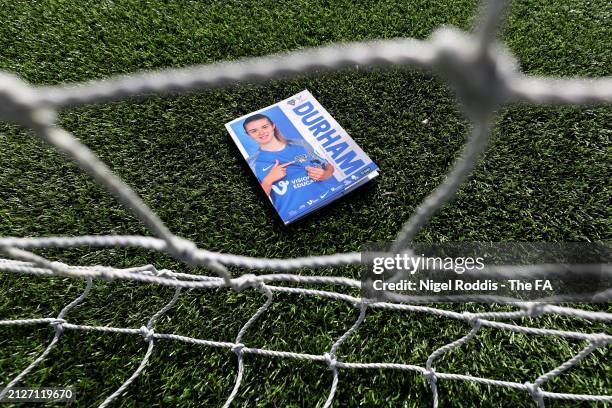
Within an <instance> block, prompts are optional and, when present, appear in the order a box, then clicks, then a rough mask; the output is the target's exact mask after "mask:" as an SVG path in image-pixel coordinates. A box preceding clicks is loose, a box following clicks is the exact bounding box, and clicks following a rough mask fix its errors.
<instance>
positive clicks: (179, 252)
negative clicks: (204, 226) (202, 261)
mask: <svg viewBox="0 0 612 408" xmlns="http://www.w3.org/2000/svg"><path fill="white" fill-rule="evenodd" d="M167 250H168V252H169V253H170V255H172V256H174V257H176V258H178V259H180V260H182V261H184V262H186V263H188V264H192V265H193V264H195V260H196V252H197V251H198V247H197V245H196V244H194V243H193V242H191V241H189V240H188V239H185V238H181V237H177V236H174V237H172V238H170V240H169V242H168V246H167Z"/></svg>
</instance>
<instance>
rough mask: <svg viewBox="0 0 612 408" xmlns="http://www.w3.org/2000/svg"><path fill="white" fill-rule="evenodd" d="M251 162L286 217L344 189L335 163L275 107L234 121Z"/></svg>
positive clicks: (264, 186) (278, 208)
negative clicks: (336, 172) (335, 175)
mask: <svg viewBox="0 0 612 408" xmlns="http://www.w3.org/2000/svg"><path fill="white" fill-rule="evenodd" d="M232 128H233V130H234V133H235V134H236V135H238V137H239V139H240V141H241V142H242V145H243V147H244V149H245V150H246V151H247V154H248V157H247V162H248V163H249V166H250V168H251V170H253V173H254V174H255V176H256V177H257V180H258V181H259V183H260V185H261V187H262V188H263V190H264V192H265V193H266V194H267V195H268V196H269V197H270V199H271V200H272V204H273V205H274V207H275V208H276V210H277V211H278V213H279V215H280V216H281V218H282V219H283V220H287V219H291V218H294V217H295V216H296V215H298V214H300V213H302V212H305V211H307V210H308V208H310V207H311V206H313V205H315V204H318V203H320V202H321V201H322V200H324V199H325V198H328V197H330V198H331V196H332V195H333V193H334V191H336V190H337V191H340V188H339V187H340V186H341V183H340V182H338V180H337V179H336V178H335V177H334V170H335V169H334V166H333V165H332V164H331V163H330V162H329V161H327V160H325V159H324V158H323V157H321V156H320V155H319V154H317V152H316V151H315V149H314V148H313V147H312V146H311V145H310V144H309V143H308V142H307V141H306V140H304V138H303V137H302V136H301V135H300V133H299V132H298V130H297V129H296V128H295V127H294V126H293V124H292V123H291V122H290V120H289V119H288V118H287V117H286V115H285V114H284V113H283V111H282V110H281V109H280V108H279V107H277V106H275V107H272V108H270V109H268V110H266V111H263V112H261V113H256V114H253V115H249V116H248V117H246V118H244V119H243V120H240V121H237V122H235V123H233V124H232Z"/></svg>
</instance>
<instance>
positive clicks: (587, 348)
mask: <svg viewBox="0 0 612 408" xmlns="http://www.w3.org/2000/svg"><path fill="white" fill-rule="evenodd" d="M504 9H505V4H504V2H500V1H492V2H490V3H488V4H486V5H485V6H484V7H483V8H482V15H481V18H480V20H479V26H478V27H477V28H476V30H475V32H474V33H472V34H469V33H465V32H461V31H459V30H456V29H451V28H444V29H439V30H437V31H436V32H435V33H434V34H433V36H432V37H431V38H430V39H429V40H426V41H419V40H415V39H396V40H385V41H374V42H362V43H351V44H343V45H332V46H326V47H320V48H314V49H307V50H303V51H297V52H292V53H288V54H283V55H276V56H268V57H262V58H254V59H246V60H243V61H239V62H230V63H218V64H210V65H204V66H196V67H191V68H184V69H170V70H164V71H160V72H146V73H137V74H132V75H124V76H117V77H113V78H110V79H107V80H94V81H90V82H86V83H81V84H75V85H65V86H49V87H34V86H31V85H29V84H28V83H26V82H24V81H22V80H21V79H19V78H17V77H15V76H13V75H10V74H8V73H5V72H0V119H1V120H5V121H8V122H13V123H17V124H20V125H23V126H24V127H27V128H29V129H31V130H32V131H33V132H34V134H35V135H36V136H38V137H40V138H41V139H43V140H44V141H46V142H47V143H49V144H51V145H53V146H54V147H56V148H57V149H59V150H60V151H61V152H62V153H63V154H65V155H66V156H67V157H68V158H70V159H72V160H74V161H75V162H76V163H77V164H78V165H79V166H80V167H81V168H82V169H84V170H85V171H87V172H88V173H89V174H90V175H91V176H92V177H93V178H94V179H95V180H96V181H97V182H98V183H100V184H101V185H102V186H104V187H105V188H106V189H107V190H108V191H109V192H110V193H111V194H113V195H114V196H115V197H116V199H117V200H119V201H120V202H121V203H122V204H123V205H125V206H126V207H127V208H129V209H130V210H131V211H132V212H133V214H135V215H136V216H137V217H138V219H139V220H140V221H142V222H143V223H144V224H145V225H146V226H147V227H148V228H149V230H150V231H151V233H152V234H153V235H154V236H155V237H156V238H155V237H146V236H117V235H111V236H79V237H42V238H17V237H0V252H2V253H4V254H5V255H6V256H7V257H8V258H7V259H0V271H3V272H12V273H19V274H34V275H44V276H67V277H71V278H76V279H85V280H86V281H87V285H86V288H85V290H84V292H83V293H82V294H81V295H80V296H79V297H78V298H77V299H75V300H73V301H72V302H71V303H70V304H68V305H67V306H65V307H64V308H63V309H62V310H61V312H60V313H59V314H58V315H57V317H56V318H40V319H20V320H3V321H0V326H25V325H41V324H42V325H44V324H49V325H51V326H52V327H53V328H54V330H55V335H54V337H53V340H52V341H51V342H50V343H49V345H48V346H47V348H46V349H45V350H44V351H43V352H42V353H41V354H40V355H39V356H38V357H37V358H36V359H35V360H34V361H32V363H31V364H30V365H29V366H28V367H27V368H26V369H25V370H23V371H22V372H21V373H20V374H19V375H17V376H16V377H15V378H13V379H12V380H11V381H10V382H8V383H7V384H6V385H5V386H4V390H3V391H0V399H1V398H2V397H3V396H4V395H5V394H6V392H7V391H8V390H9V389H10V388H12V387H15V386H16V385H17V384H18V383H20V382H21V381H22V380H24V378H25V377H26V376H27V375H28V373H30V372H32V370H34V369H35V368H36V367H37V366H38V365H39V364H40V363H41V362H42V361H43V360H44V359H45V358H46V357H47V356H48V355H49V353H50V352H51V350H52V349H53V347H54V346H55V345H56V344H57V343H58V342H59V340H60V338H61V335H62V333H63V332H64V331H65V330H81V331H91V332H100V333H124V334H134V335H139V336H143V337H144V340H145V341H146V342H147V344H148V349H147V351H146V353H145V355H144V357H143V358H142V361H141V363H140V365H139V367H138V369H137V370H136V371H134V373H133V374H132V375H131V376H130V377H129V378H128V379H126V380H125V382H124V383H123V385H121V387H120V388H119V389H117V390H116V391H115V392H114V393H113V394H112V395H109V396H108V397H107V398H106V399H105V400H104V402H103V403H102V404H101V405H100V406H102V407H105V406H108V405H109V404H110V403H111V402H112V401H113V400H115V399H116V398H118V397H119V396H120V395H121V394H122V393H123V392H124V391H125V390H126V389H127V388H128V387H129V385H130V384H131V383H132V382H133V381H135V380H136V379H137V377H138V376H139V375H140V374H141V372H142V371H143V370H144V368H145V366H146V365H147V363H148V361H149V359H150V357H151V354H152V352H153V349H154V345H155V343H156V341H159V340H167V341H168V340H169V341H179V342H185V343H191V344H196V345H202V346H208V347H217V348H226V349H230V350H232V351H233V352H234V353H235V354H236V356H237V361H238V372H237V376H236V381H235V384H234V387H233V389H232V390H231V391H229V396H228V398H227V401H226V402H225V404H224V406H225V407H228V406H230V405H231V403H232V401H233V400H234V399H235V398H236V396H237V395H238V393H239V391H240V386H241V382H242V378H243V374H244V370H245V365H244V356H245V355H247V354H257V355H260V356H266V357H270V358H282V359H299V360H309V361H314V362H320V363H323V364H326V365H327V366H328V367H329V369H330V370H331V372H332V376H333V377H332V385H331V390H330V391H329V395H328V397H327V400H326V402H325V404H324V406H325V407H329V406H331V404H332V402H333V401H334V396H335V394H336V390H337V387H338V382H339V372H340V371H341V370H345V369H346V370H348V369H388V370H408V371H414V372H417V373H420V374H422V375H423V376H424V377H425V378H426V379H427V381H428V382H429V384H430V386H431V390H432V395H433V406H434V407H436V406H438V400H439V395H438V388H437V383H438V381H439V380H455V381H469V382H475V383H480V384H486V385H490V386H496V387H507V388H512V389H516V390H519V391H523V392H527V393H528V395H530V396H531V397H532V398H533V399H534V400H535V401H536V402H537V403H538V405H539V406H540V407H543V406H544V403H545V399H546V398H549V399H562V400H574V401H600V402H612V396H610V395H590V394H569V393H560V392H552V391H546V390H544V389H543V388H542V386H543V385H544V383H546V382H547V381H549V380H550V379H552V378H553V377H556V376H559V375H561V374H562V373H563V372H565V371H567V370H568V369H570V368H571V367H573V366H575V365H576V364H578V363H579V362H580V361H581V360H583V359H584V358H585V357H587V356H589V355H590V354H591V353H593V351H594V350H596V349H597V348H605V347H607V346H608V345H610V344H611V343H612V336H611V335H608V334H606V333H583V332H574V331H565V330H554V329H543V328H534V327H526V326H522V325H518V324H515V323H514V322H513V321H514V320H516V319H521V318H523V317H538V316H542V315H546V314H556V315H562V316H572V317H578V318H582V319H586V320H589V321H600V322H609V321H611V320H612V314H611V313H606V312H594V311H587V310H581V309H577V308H570V307H561V306H555V305H551V304H546V303H544V302H523V303H513V305H514V306H515V307H516V310H515V311H509V312H485V313H467V312H464V313H458V312H454V311H449V310H443V309H437V308H434V307H426V306H419V305H415V304H406V303H407V302H404V303H395V302H378V301H373V300H368V299H364V298H361V297H354V296H350V295H346V294H342V293H337V292H330V291H323V290H313V289H306V288H303V287H299V286H297V285H299V284H303V285H317V284H324V285H340V286H344V287H349V288H360V287H361V282H359V281H357V280H353V279H348V278H342V277H328V276H301V275H298V274H291V273H287V272H289V271H293V270H296V269H300V268H305V267H311V268H320V267H326V266H340V265H350V264H359V263H360V260H361V259H360V254H359V253H342V254H334V255H328V256H312V257H303V258H293V259H262V258H252V257H246V256H240V255H231V254H224V253H216V252H211V251H207V250H204V249H200V248H198V247H197V246H196V245H195V244H194V243H193V242H191V241H189V240H186V239H183V238H181V237H178V236H176V235H174V234H173V233H172V232H171V231H170V230H169V229H168V228H167V226H166V225H165V224H164V223H163V222H162V220H161V219H160V218H159V217H158V216H157V215H156V214H155V213H154V212H153V211H152V210H151V209H150V208H149V207H148V206H147V205H146V204H145V203H144V202H143V201H142V199H141V198H140V197H139V196H138V195H137V194H136V193H135V192H134V191H133V190H132V189H131V188H130V187H129V186H128V185H127V184H125V183H124V182H123V181H122V180H121V179H120V178H119V177H118V176H116V175H115V174H114V173H113V172H112V171H111V170H110V169H109V168H108V167H107V166H106V165H105V164H104V163H103V162H102V161H101V160H100V159H99V158H98V157H97V156H96V155H95V154H94V153H93V152H92V151H91V150H89V149H88V148H87V147H86V146H84V145H83V144H82V143H81V142H80V141H79V140H78V139H77V138H76V137H75V136H74V135H72V134H71V133H70V132H68V131H66V130H64V129H62V128H61V127H59V126H57V124H56V115H57V111H58V110H59V109H61V108H63V107H70V106H78V105H84V104H90V103H99V102H107V101H115V100H120V99H123V98H126V97H131V96H141V97H142V95H143V94H149V95H151V94H156V93H167V92H183V91H188V90H198V89H207V88H215V87H222V86H225V85H229V84H238V83H245V82H253V81H262V80H266V79H270V78H278V77H279V76H284V77H290V76H293V75H297V74H300V73H305V72H312V71H320V70H336V69H339V68H342V67H349V68H350V67H353V66H356V65H358V66H360V67H373V66H410V67H420V68H427V69H434V70H436V71H437V72H439V73H441V74H442V75H443V76H445V77H447V78H448V79H449V80H450V81H451V82H452V83H453V84H454V85H455V86H456V88H457V91H458V95H459V97H460V99H461V101H462V105H463V107H464V109H465V113H466V115H467V116H468V118H469V119H470V120H471V122H472V123H473V128H472V131H471V134H470V135H469V138H468V141H467V143H466V145H465V146H464V150H463V152H462V155H461V156H460V158H459V159H458V160H457V161H456V162H455V164H454V165H453V167H452V169H451V170H450V172H449V174H448V176H447V178H446V179H445V181H444V182H443V183H442V184H441V185H439V186H438V187H437V188H436V189H435V190H434V191H433V192H432V193H431V194H430V195H429V196H428V197H427V198H426V199H425V200H424V201H423V203H421V205H420V206H419V207H418V208H417V210H416V212H415V213H414V214H413V215H412V217H410V219H409V220H408V221H407V222H406V223H405V225H404V226H403V228H402V230H401V231H400V232H399V234H398V236H397V239H396V240H395V242H394V247H393V250H405V249H407V247H408V245H409V243H410V241H411V240H412V239H413V238H414V236H415V235H416V234H417V233H418V231H419V230H420V229H421V227H422V226H423V225H424V224H425V223H426V222H427V221H428V220H429V218H430V217H431V216H432V214H433V213H434V212H435V211H436V210H437V209H439V208H440V207H441V206H442V205H443V204H444V203H446V202H447V201H449V200H450V199H451V198H452V197H453V196H454V194H455V192H456V191H457V189H458V188H459V186H460V185H461V184H462V182H463V181H464V180H465V179H466V177H467V176H468V174H469V173H470V172H471V170H472V169H473V168H474V166H475V164H476V162H477V160H478V158H479V156H480V154H481V153H482V152H483V151H484V150H485V148H486V146H487V142H488V139H489V136H490V131H491V127H492V123H493V119H494V116H495V111H496V110H497V109H498V108H499V107H500V106H501V105H503V104H506V103H511V102H528V103H534V104H578V105H583V104H602V103H609V102H611V101H612V79H611V78H601V79H595V80H587V79H571V80H570V79H563V80H556V79H549V78H536V77H529V76H526V75H523V74H521V73H520V72H519V71H518V70H517V67H516V64H515V62H514V59H513V57H512V55H511V54H510V53H509V52H508V51H507V50H506V49H504V48H503V47H502V46H501V45H500V44H498V43H497V42H495V34H496V32H497V30H498V26H499V25H500V22H501V20H502V16H503V14H504ZM81 246H87V247H98V248H102V247H139V248H146V249H150V250H155V251H161V252H164V253H167V254H169V255H170V256H172V257H173V258H175V259H177V260H179V261H182V262H184V263H185V264H186V265H189V266H203V267H205V268H208V269H209V270H211V271H213V272H214V273H215V274H216V276H202V275H196V274H187V273H176V272H173V271H170V270H157V269H156V268H155V267H154V266H152V265H145V266H142V267H135V268H128V269H116V268H112V267H103V266H71V265H67V264H64V263H61V262H53V261H50V260H48V259H46V258H44V257H41V256H39V255H36V254H34V253H33V252H31V250H34V249H37V248H70V247H81ZM229 266H239V267H242V268H248V269H258V270H270V271H274V273H270V274H262V275H258V276H256V275H252V274H245V275H242V276H240V277H238V278H232V277H231V275H230V273H229V272H228V269H227V267H229ZM277 271H282V272H283V273H277ZM512 272H513V269H512V267H505V268H504V267H502V268H500V269H498V270H497V271H496V274H497V276H509V275H510V274H512ZM523 272H524V271H523ZM532 272H534V273H537V272H538V271H537V270H536V271H532ZM604 272H605V273H607V274H608V275H609V274H610V271H609V270H605V271H604ZM527 273H529V271H527ZM94 279H105V280H131V281H138V282H146V283H155V284H159V285H163V286H170V287H174V288H176V290H175V293H174V296H173V297H172V299H171V300H170V301H169V302H168V303H167V304H166V305H165V306H164V307H163V308H162V309H161V310H159V311H158V312H157V313H156V314H155V315H153V316H152V317H151V318H150V320H149V321H148V323H147V324H146V325H144V326H142V327H140V328H121V327H106V326H87V325H79V324H72V323H70V322H69V321H68V320H66V315H67V314H68V312H69V311H70V310H71V309H73V308H74V307H76V306H77V305H78V304H79V303H80V302H82V301H83V300H84V299H85V298H86V297H87V295H88V294H89V292H90V290H91V288H92V285H93V281H94ZM274 282H289V283H293V284H295V285H296V287H287V286H273V285H271V283H274ZM221 287H225V288H230V289H232V290H235V291H240V290H243V289H245V288H251V289H254V290H257V291H260V292H262V293H263V294H265V296H266V297H267V300H266V302H265V303H264V304H263V305H262V306H261V307H260V308H259V309H258V310H257V312H256V313H255V314H254V315H253V316H252V317H251V318H250V319H249V320H248V321H247V322H246V323H245V324H244V325H243V326H242V328H241V329H240V331H239V332H238V334H237V336H236V338H235V339H234V341H212V340H205V339H198V338H192V337H186V336H181V335H177V334H170V333H157V332H155V330H154V326H155V323H156V321H157V320H158V319H159V317H160V316H162V315H163V314H164V313H165V312H167V311H168V310H170V309H171V308H172V307H173V305H174V304H175V303H176V302H177V300H178V299H179V297H180V295H181V291H182V290H183V289H185V288H193V289H210V288H221ZM274 292H281V293H290V294H298V295H303V296H316V297H322V298H328V299H333V300H337V301H343V302H348V303H349V304H351V305H353V306H354V307H355V308H356V309H357V310H358V311H359V314H358V317H357V319H356V320H355V322H354V324H353V325H352V326H351V328H350V329H349V330H347V331H346V332H345V333H344V334H343V335H342V336H341V337H340V338H338V339H337V341H336V342H335V343H334V344H333V345H331V347H330V348H329V351H328V352H327V353H325V354H322V355H316V354H305V353H293V352H287V351H275V350H268V349H262V348H250V347H247V346H246V345H245V344H243V343H242V342H241V339H242V337H243V336H244V335H245V333H246V332H247V331H248V330H249V329H251V328H252V327H253V326H254V325H255V322H256V321H257V319H258V318H259V317H260V316H261V315H262V314H264V313H265V311H266V310H267V309H268V307H269V306H270V305H271V304H272V302H273V294H274ZM600 295H601V299H602V300H606V301H607V300H609V299H610V293H609V291H608V292H604V293H601V294H600ZM404 300H410V301H412V303H414V302H415V301H418V299H404ZM422 301H424V302H425V301H431V299H422ZM504 303H508V302H507V301H506V302H504ZM370 309H390V310H394V311H398V312H416V313H428V314H433V315H436V316H439V317H442V318H448V319H455V320H459V321H463V322H465V323H467V325H468V327H469V328H470V330H469V332H468V333H467V334H466V335H465V336H464V337H461V338H459V339H457V340H455V341H453V342H451V343H449V344H446V345H444V346H443V347H440V348H438V349H437V350H434V351H433V352H432V353H431V354H430V355H429V358H428V359H427V362H426V364H425V366H424V367H422V366H418V365H410V364H400V363H348V362H342V361H339V360H338V359H337V357H336V355H337V351H338V348H339V347H340V346H341V345H342V343H343V342H344V341H346V340H347V339H348V338H349V337H350V336H351V335H352V334H353V333H354V332H355V331H357V330H358V329H359V326H360V325H361V323H362V322H363V320H364V318H365V316H366V313H367V311H368V310H370ZM504 321H511V323H506V322H504ZM482 327H488V328H494V329H499V330H507V331H511V332H515V333H523V334H528V335H537V336H554V337H557V338H566V339H573V340H577V341H583V342H584V343H585V345H584V348H583V349H582V350H581V351H580V352H578V353H577V354H575V355H574V356H573V357H571V358H570V359H568V360H567V361H565V362H564V363H563V364H561V365H559V366H558V367H556V368H554V369H552V370H550V371H548V372H546V373H544V374H543V375H540V376H539V377H537V378H535V379H533V381H530V382H529V381H528V382H524V383H519V382H511V381H501V380H495V379H490V378H481V377H477V376H470V375H462V374H454V373H444V372H438V371H436V370H435V369H434V361H435V360H436V358H438V357H440V356H441V355H442V354H444V353H447V352H449V351H451V350H453V349H456V348H458V347H461V346H462V345H464V344H465V343H467V342H469V341H471V340H472V339H473V338H474V337H475V336H476V334H477V333H478V331H479V330H480V328H482Z"/></svg>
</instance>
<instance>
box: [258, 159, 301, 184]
mask: <svg viewBox="0 0 612 408" xmlns="http://www.w3.org/2000/svg"><path fill="white" fill-rule="evenodd" d="M293 163H295V161H290V162H287V163H283V164H278V160H275V163H274V166H272V169H271V170H270V172H269V173H268V174H267V175H266V177H264V181H266V182H268V183H269V184H272V183H276V182H277V181H278V180H281V179H282V178H283V177H285V176H286V175H287V169H286V167H287V166H289V165H290V164H293Z"/></svg>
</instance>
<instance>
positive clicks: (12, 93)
mask: <svg viewBox="0 0 612 408" xmlns="http://www.w3.org/2000/svg"><path fill="white" fill-rule="evenodd" d="M37 99H38V97H37V95H36V91H35V90H34V88H33V87H32V86H30V84H28V83H27V82H26V81H24V80H22V79H21V78H19V77H18V76H17V75H13V74H9V73H6V72H0V118H1V119H2V120H6V121H9V122H17V123H20V124H25V125H26V126H28V125H31V124H34V123H38V124H41V123H43V124H50V123H53V122H54V121H55V112H54V111H53V110H51V109H47V108H42V107H40V106H36V102H37Z"/></svg>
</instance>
